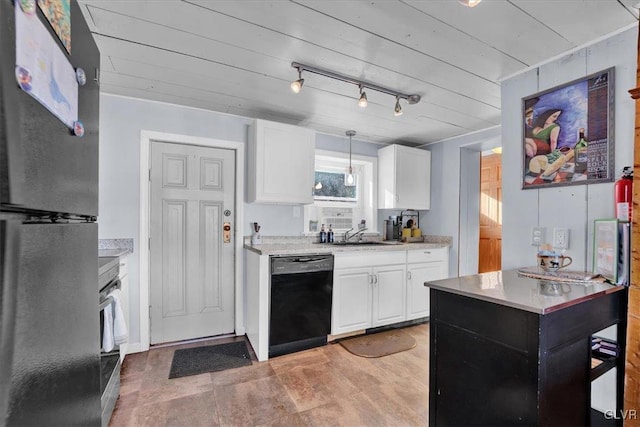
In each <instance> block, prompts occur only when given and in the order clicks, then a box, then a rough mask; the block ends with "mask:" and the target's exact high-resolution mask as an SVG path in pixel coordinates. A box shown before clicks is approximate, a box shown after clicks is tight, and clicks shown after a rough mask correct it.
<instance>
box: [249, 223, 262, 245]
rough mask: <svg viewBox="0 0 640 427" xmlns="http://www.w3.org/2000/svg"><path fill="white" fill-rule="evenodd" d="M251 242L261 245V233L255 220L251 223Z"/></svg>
mask: <svg viewBox="0 0 640 427" xmlns="http://www.w3.org/2000/svg"><path fill="white" fill-rule="evenodd" d="M251 244H252V245H261V244H262V235H261V234H260V225H259V224H258V223H257V222H252V223H251Z"/></svg>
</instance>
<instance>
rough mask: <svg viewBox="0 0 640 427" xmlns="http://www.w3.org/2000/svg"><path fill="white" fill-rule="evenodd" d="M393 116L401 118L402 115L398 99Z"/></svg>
mask: <svg viewBox="0 0 640 427" xmlns="http://www.w3.org/2000/svg"><path fill="white" fill-rule="evenodd" d="M393 115H394V116H396V117H397V116H401V115H402V107H401V106H400V98H399V97H398V98H396V107H395V108H394V109H393Z"/></svg>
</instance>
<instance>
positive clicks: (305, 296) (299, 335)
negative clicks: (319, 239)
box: [269, 254, 333, 357]
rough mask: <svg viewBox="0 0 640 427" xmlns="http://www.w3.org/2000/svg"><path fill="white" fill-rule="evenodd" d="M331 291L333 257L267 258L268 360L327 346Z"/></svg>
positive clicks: (323, 255)
mask: <svg viewBox="0 0 640 427" xmlns="http://www.w3.org/2000/svg"><path fill="white" fill-rule="evenodd" d="M332 292H333V255H331V254H319V255H304V256H299V255H295V256H272V257H271V308H270V312H269V357H274V356H280V355H282V354H287V353H293V352H295V351H300V350H306V349H308V348H313V347H319V346H322V345H325V344H326V343H327V335H329V334H330V333H331V298H332Z"/></svg>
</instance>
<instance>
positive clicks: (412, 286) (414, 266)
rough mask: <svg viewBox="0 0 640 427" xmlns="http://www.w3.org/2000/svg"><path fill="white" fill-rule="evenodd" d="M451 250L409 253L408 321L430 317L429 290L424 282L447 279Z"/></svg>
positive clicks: (412, 251)
mask: <svg viewBox="0 0 640 427" xmlns="http://www.w3.org/2000/svg"><path fill="white" fill-rule="evenodd" d="M448 271H449V248H437V249H424V250H410V251H407V320H413V319H419V318H421V317H428V316H429V288H428V287H426V286H424V282H428V281H429V280H439V279H446V278H447V277H448V276H449V274H448Z"/></svg>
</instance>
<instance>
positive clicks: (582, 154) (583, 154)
mask: <svg viewBox="0 0 640 427" xmlns="http://www.w3.org/2000/svg"><path fill="white" fill-rule="evenodd" d="M573 150H574V154H575V156H576V167H575V169H574V172H575V173H582V174H584V173H587V163H588V161H589V156H588V150H587V139H586V138H585V137H584V128H580V135H579V136H578V142H577V143H576V145H575V147H574V148H573Z"/></svg>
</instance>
